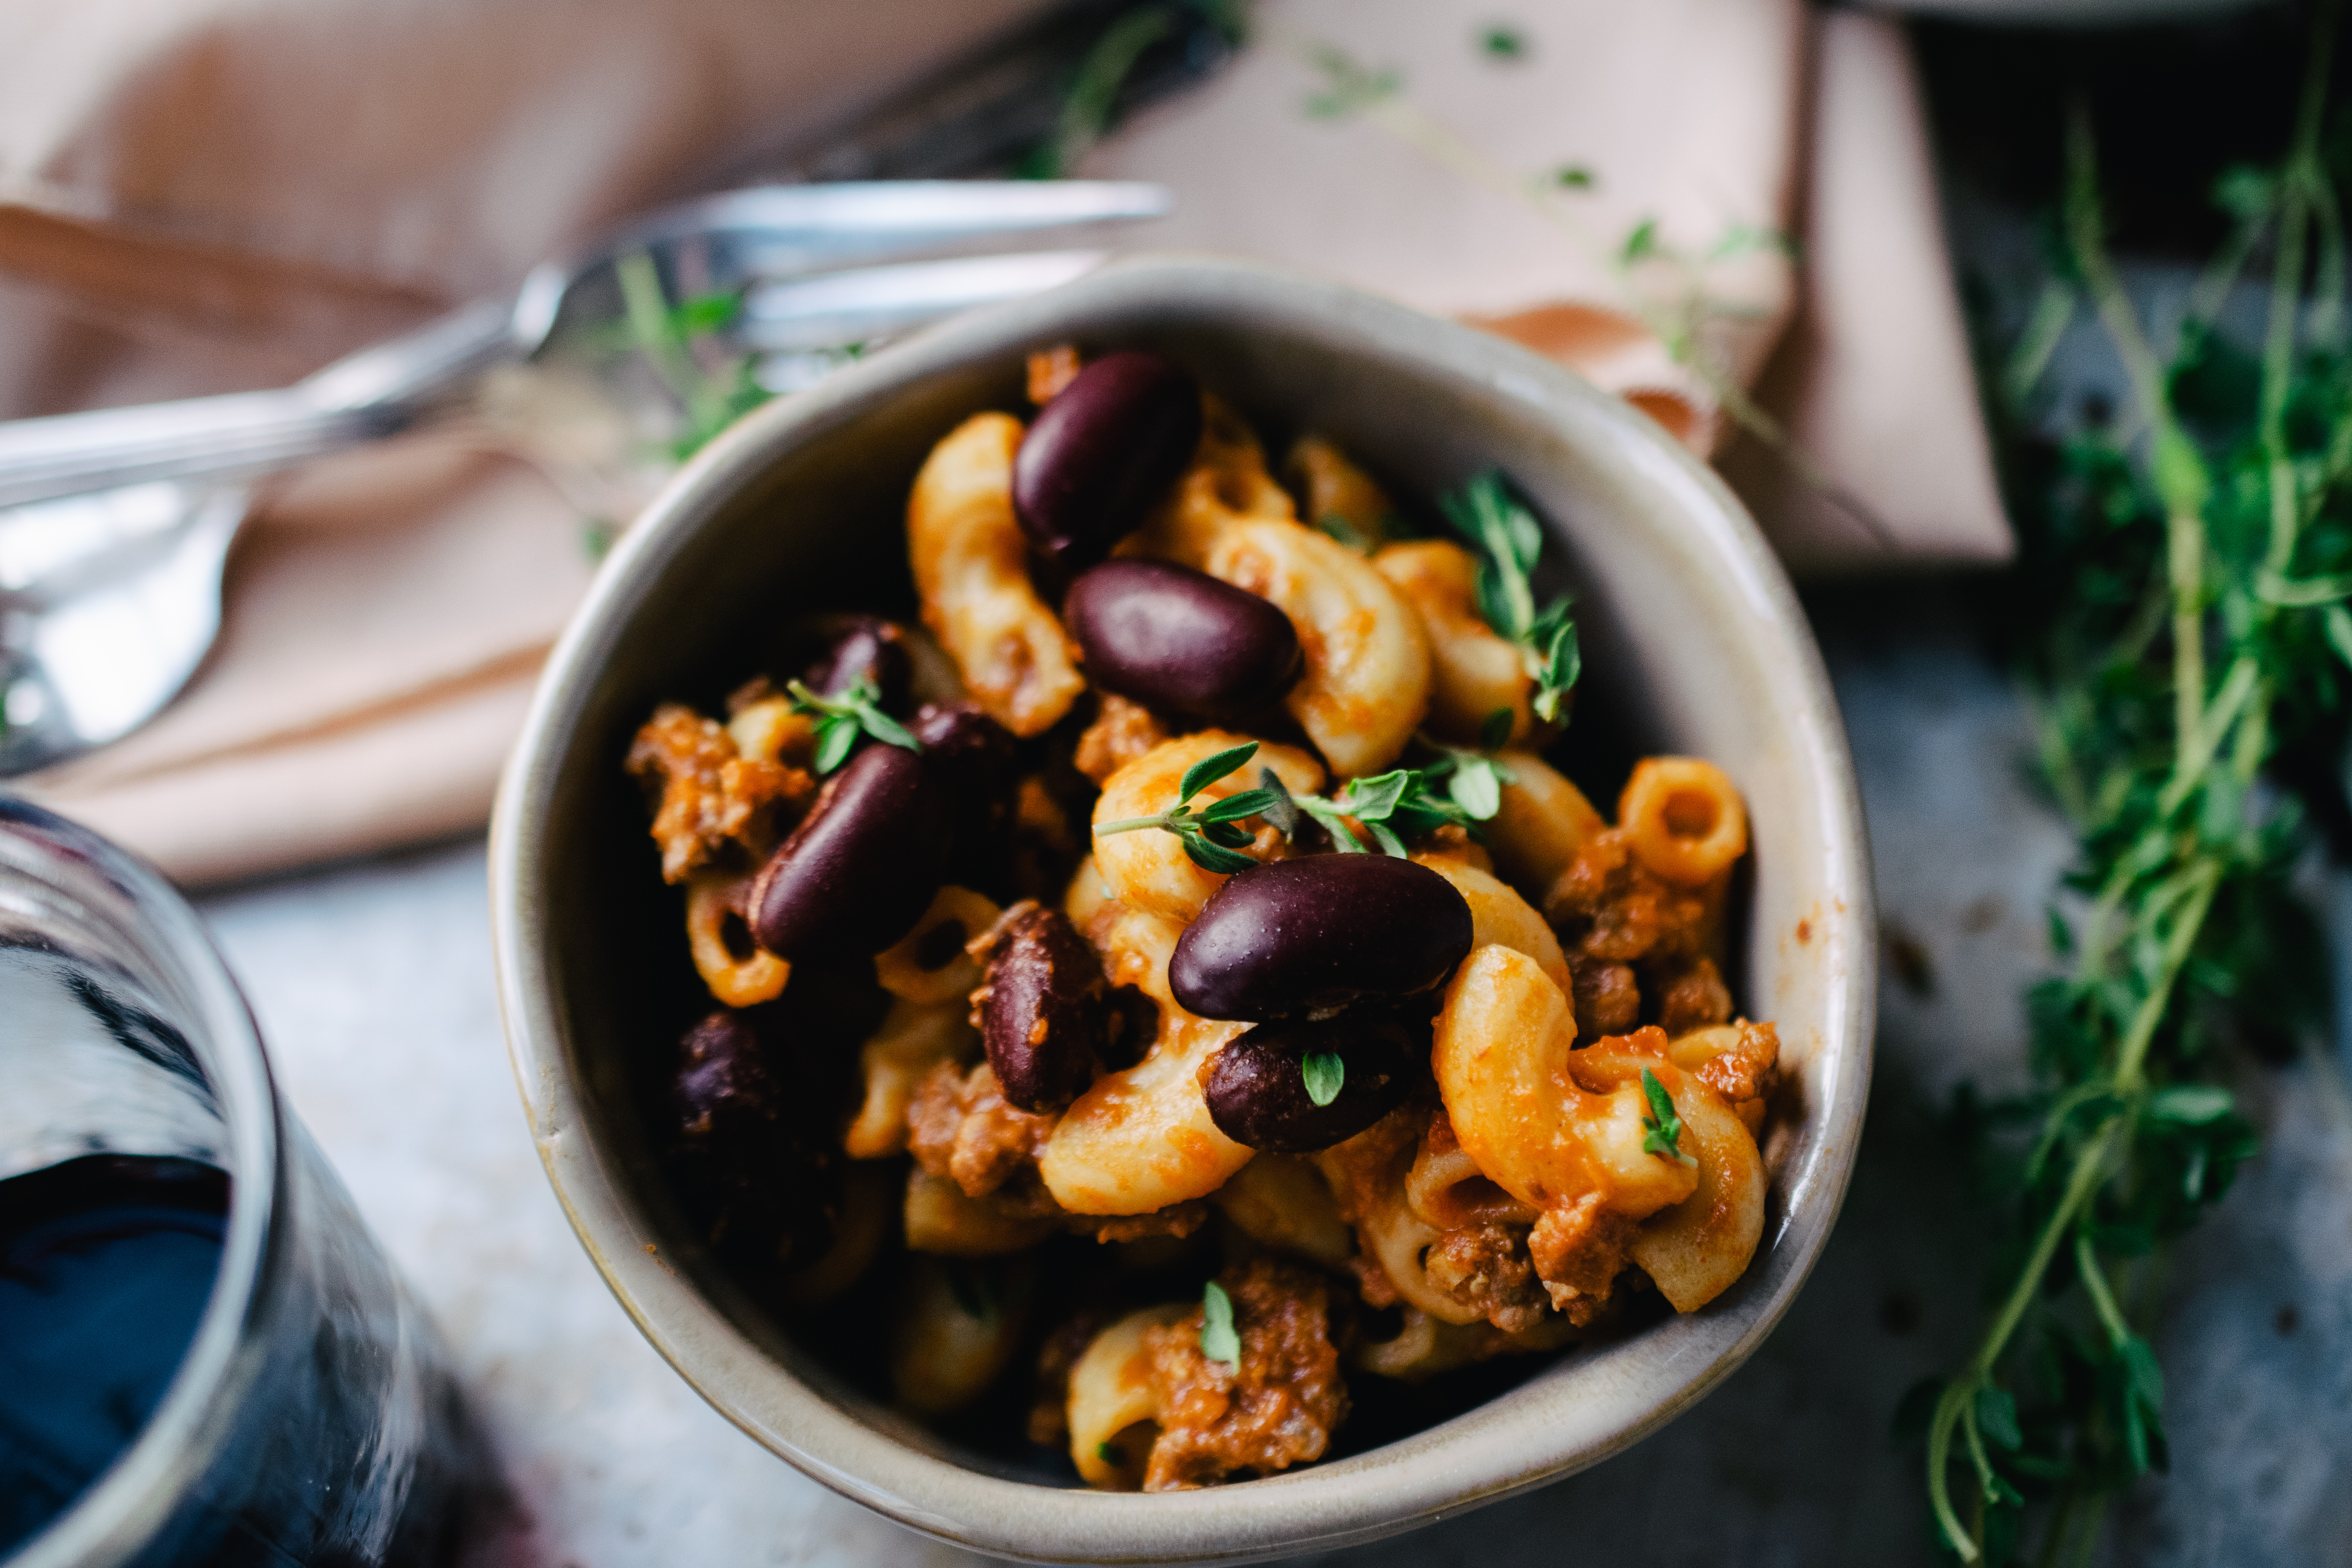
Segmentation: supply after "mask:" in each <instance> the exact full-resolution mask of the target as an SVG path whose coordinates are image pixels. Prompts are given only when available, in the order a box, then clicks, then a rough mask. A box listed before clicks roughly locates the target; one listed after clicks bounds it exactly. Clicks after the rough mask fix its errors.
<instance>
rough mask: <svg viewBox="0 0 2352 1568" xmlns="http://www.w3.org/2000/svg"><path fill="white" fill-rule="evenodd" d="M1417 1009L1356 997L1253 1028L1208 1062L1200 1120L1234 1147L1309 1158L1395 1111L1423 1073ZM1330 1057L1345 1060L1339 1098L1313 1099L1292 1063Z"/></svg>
mask: <svg viewBox="0 0 2352 1568" xmlns="http://www.w3.org/2000/svg"><path fill="white" fill-rule="evenodd" d="M1429 1040H1430V1014H1429V1010H1428V1009H1427V1008H1426V1007H1419V1008H1416V1007H1412V1006H1410V1005H1407V1006H1402V1007H1400V1006H1396V1005H1391V1004H1389V1003H1383V1002H1365V1003H1360V1004H1359V1005H1356V1006H1353V1007H1350V1008H1349V1009H1347V1010H1346V1011H1345V1012H1342V1013H1338V1014H1335V1015H1333V1016H1330V1017H1328V1018H1322V1019H1307V1018H1289V1019H1285V1020H1283V1021H1282V1022H1280V1023H1274V1024H1260V1025H1259V1026H1257V1027H1255V1028H1254V1029H1252V1030H1250V1031H1249V1032H1248V1033H1247V1034H1245V1035H1243V1036H1242V1037H1240V1038H1238V1039H1236V1040H1234V1041H1233V1042H1232V1043H1230V1044H1229V1045H1227V1046H1226V1047H1224V1048H1223V1050H1221V1051H1219V1052H1218V1053H1217V1055H1216V1058H1215V1059H1214V1060H1213V1061H1212V1062H1211V1063H1210V1064H1209V1076H1208V1079H1207V1081H1206V1082H1204V1083H1203V1084H1202V1086H1201V1087H1202V1094H1203V1095H1204V1096H1205V1097H1206V1098H1207V1100H1208V1102H1209V1119H1210V1120H1211V1121H1214V1122H1215V1123H1216V1124H1217V1131H1220V1132H1223V1134H1224V1135H1225V1136H1226V1137H1228V1138H1230V1139H1232V1140H1233V1141H1234V1142H1236V1143H1245V1144H1247V1145H1248V1146H1249V1147H1251V1148H1253V1149H1258V1150H1263V1151H1264V1152H1266V1153H1269V1154H1312V1153H1313V1152H1316V1151H1317V1150H1318V1149H1328V1148H1329V1147H1331V1145H1332V1144H1334V1143H1338V1142H1343V1141H1345V1140H1347V1139H1349V1138H1353V1137H1354V1136H1355V1135H1356V1134H1357V1133H1359V1132H1361V1131H1363V1130H1364V1129H1365V1128H1367V1127H1370V1125H1371V1124H1372V1123H1373V1122H1375V1121H1379V1120H1380V1119H1381V1117H1383V1116H1386V1115H1387V1114H1388V1113H1389V1112H1390V1111H1391V1110H1395V1109H1396V1108H1397V1106H1398V1105H1399V1104H1401V1103H1402V1101H1403V1100H1404V1097H1405V1096H1406V1095H1408V1094H1410V1093H1411V1092H1412V1086H1413V1085H1414V1084H1415V1083H1416V1082H1418V1081H1419V1080H1420V1079H1422V1078H1423V1077H1425V1076H1427V1069H1428V1061H1429ZM1313 1051H1330V1052H1334V1053H1336V1054H1337V1055H1338V1056H1339V1059H1340V1061H1341V1062H1342V1063H1344V1064H1345V1065H1346V1068H1347V1071H1346V1075H1345V1077H1344V1078H1343V1079H1342V1080H1341V1082H1340V1085H1339V1094H1338V1095H1337V1096H1336V1097H1334V1098H1333V1100H1332V1101H1331V1103H1330V1104H1328V1105H1318V1104H1316V1103H1315V1101H1314V1100H1312V1099H1310V1098H1309V1097H1308V1095H1307V1078H1306V1074H1305V1072H1304V1071H1303V1070H1302V1069H1301V1068H1300V1065H1299V1064H1300V1062H1301V1060H1302V1059H1303V1058H1305V1057H1306V1056H1307V1054H1308V1053H1309V1052H1313Z"/></svg>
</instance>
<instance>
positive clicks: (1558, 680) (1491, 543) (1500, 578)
mask: <svg viewBox="0 0 2352 1568" xmlns="http://www.w3.org/2000/svg"><path fill="white" fill-rule="evenodd" d="M1438 504H1439V507H1440V509H1441V510H1444V513H1445V521H1448V522H1450V523H1452V524H1453V525H1454V531H1455V532H1456V533H1459V534H1460V535H1462V537H1463V538H1464V539H1465V540H1466V541H1467V542H1469V544H1470V546H1471V548H1472V549H1474V550H1475V551H1476V552H1478V613H1479V614H1480V615H1482V616H1486V624H1487V625H1488V626H1492V627H1494V628H1495V632H1496V636H1498V637H1503V638H1505V639H1506V640H1507V641H1509V642H1512V643H1516V644H1517V645H1518V649H1519V658H1520V659H1521V660H1522V661H1523V662H1524V663H1525V664H1526V666H1527V670H1528V677H1529V679H1532V680H1534V681H1535V683H1536V689H1535V696H1534V698H1533V706H1534V708H1535V710H1536V713H1537V716H1538V717H1539V718H1541V719H1543V720H1545V721H1557V720H1558V719H1559V700H1560V699H1561V698H1562V697H1565V696H1566V695H1568V692H1569V690H1570V689H1571V688H1572V687H1574V686H1575V685H1576V678H1577V676H1578V675H1579V674H1580V673H1581V672H1582V670H1583V668H1584V660H1583V656H1582V654H1581V653H1580V651H1579V649H1578V647H1577V642H1576V622H1575V621H1574V619H1572V618H1571V617H1570V615H1569V608H1570V600H1569V597H1568V595H1565V594H1562V595H1559V596H1558V597H1556V598H1554V599H1552V600H1551V601H1550V602H1549V603H1548V604H1545V605H1541V606H1540V607H1538V605H1537V604H1536V595H1535V587H1534V584H1532V583H1531V582H1530V581H1529V580H1528V579H1529V574H1531V573H1533V572H1534V571H1535V568H1536V557H1537V556H1538V555H1539V554H1541V553H1542V552H1543V525H1542V524H1541V523H1539V522H1538V521H1536V518H1535V513H1533V512H1531V511H1529V510H1528V509H1527V508H1526V507H1525V506H1523V505H1521V504H1520V502H1519V500H1518V499H1517V497H1516V496H1514V495H1512V494H1511V492H1510V490H1509V489H1507V487H1506V486H1505V485H1504V483H1503V476H1502V475H1501V474H1499V473H1496V472H1495V471H1493V470H1492V469H1489V470H1488V471H1487V472H1486V473H1483V474H1480V475H1479V476H1478V477H1477V478H1476V479H1472V480H1471V481H1470V482H1469V483H1468V484H1467V485H1465V486H1464V487H1463V488H1462V490H1461V493H1460V494H1458V495H1451V496H1445V497H1443V498H1441V499H1440V500H1439V503H1438Z"/></svg>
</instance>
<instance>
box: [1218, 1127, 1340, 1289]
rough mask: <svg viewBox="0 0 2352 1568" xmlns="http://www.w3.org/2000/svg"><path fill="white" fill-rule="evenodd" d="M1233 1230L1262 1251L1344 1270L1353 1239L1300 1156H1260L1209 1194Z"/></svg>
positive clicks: (1319, 1178)
mask: <svg viewBox="0 0 2352 1568" xmlns="http://www.w3.org/2000/svg"><path fill="white" fill-rule="evenodd" d="M1210 1202H1212V1203H1213V1204H1215V1205H1217V1207H1218V1208H1219V1209H1220V1210H1222V1211H1223V1214H1224V1216H1225V1218H1226V1219H1227V1220H1229V1221H1231V1222H1232V1223H1233V1226H1234V1229H1236V1230H1238V1231H1240V1232H1241V1233H1242V1234H1243V1235H1244V1236H1246V1237H1249V1238H1250V1239H1251V1240H1252V1241H1255V1242H1256V1243H1257V1244H1258V1245H1259V1246H1261V1247H1273V1248H1274V1249H1275V1250H1276V1251H1277V1252H1289V1253H1296V1254H1297V1256H1299V1257H1301V1258H1307V1259H1308V1260H1309V1261H1311V1262H1315V1263H1319V1264H1321V1265H1322V1266H1323V1267H1324V1268H1337V1269H1342V1270H1344V1269H1345V1268H1347V1267H1348V1259H1349V1258H1352V1257H1354V1256H1355V1251H1356V1238H1355V1237H1354V1236H1353V1235H1352V1234H1351V1233H1350V1232H1349V1229H1348V1226H1347V1222H1346V1221H1344V1220H1342V1219H1341V1218H1340V1217H1339V1208H1338V1207H1337V1206H1336V1205H1334V1204H1333V1203H1332V1202H1331V1189H1330V1187H1329V1186H1328V1185H1327V1184H1325V1183H1324V1180H1323V1174H1322V1173H1321V1172H1319V1171H1318V1170H1317V1169H1316V1168H1315V1167H1314V1165H1313V1164H1312V1163H1309V1162H1308V1161H1307V1159H1306V1158H1305V1157H1304V1156H1301V1155H1297V1154H1260V1155H1259V1156H1258V1157H1257V1158H1256V1159H1255V1160H1252V1161H1251V1162H1250V1163H1248V1164H1246V1165H1244V1166H1243V1167H1242V1168H1241V1169H1240V1170H1238V1171H1236V1172H1234V1176H1233V1179H1232V1180H1231V1181H1229V1182H1227V1183H1226V1184H1224V1185H1223V1186H1222V1187H1219V1188H1218V1189H1217V1190H1216V1191H1215V1192H1214V1193H1213V1194H1210Z"/></svg>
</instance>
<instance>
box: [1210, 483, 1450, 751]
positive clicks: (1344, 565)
mask: <svg viewBox="0 0 2352 1568" xmlns="http://www.w3.org/2000/svg"><path fill="white" fill-rule="evenodd" d="M1201 565H1202V570H1203V571H1205V572H1207V573H1208V574H1209V575H1211V576H1212V577H1218V578H1222V579H1223V580H1224V581H1225V582H1228V583H1231V584H1234V586H1235V587H1237V588H1243V589H1246V590H1247V591H1249V592H1250V593H1253V594H1255V595H1257V596H1258V597H1259V598H1261V599H1265V600H1266V601H1268V602H1269V603H1271V604H1272V605H1274V606H1275V607H1276V608H1277V609H1279V610H1280V611H1282V613H1283V614H1285V615H1286V616H1289V617H1290V622H1291V625H1292V626H1296V627H1297V631H1298V646H1299V649H1300V652H1301V653H1302V655H1303V656H1304V658H1305V663H1306V671H1305V673H1304V674H1302V675H1300V676H1299V678H1298V681H1297V685H1295V686H1293V687H1292V688H1291V689H1290V695H1289V696H1288V697H1286V698H1285V699H1284V700H1283V706H1284V707H1285V708H1286V709H1287V710H1289V712H1290V716H1291V717H1292V718H1294V719H1296V720H1297V721H1298V724H1299V727H1300V728H1301V729H1303V730H1305V731H1307V739H1308V740H1311V741H1313V742H1315V745H1316V749H1317V750H1318V751H1320V752H1322V753H1323V756H1324V758H1325V760H1326V761H1328V762H1329V763H1330V764H1331V769H1332V771H1333V772H1334V773H1338V774H1339V775H1340V776H1341V777H1343V778H1346V777H1352V776H1354V775H1357V774H1360V773H1378V772H1380V771H1381V769H1382V768H1384V767H1387V766H1388V765H1389V764H1390V763H1392V762H1394V761H1396V759H1397V754H1398V753H1399V752H1402V751H1403V750H1404V748H1405V742H1408V741H1410V740H1412V732H1413V731H1414V730H1415V729H1417V728H1419V727H1420V724H1421V721H1422V716H1423V713H1425V712H1426V711H1427V710H1428V708H1429V688H1430V659H1429V634H1428V633H1427V632H1426V631H1424V630H1423V628H1422V624H1421V617H1420V616H1417V615H1415V614H1414V613H1413V611H1412V607H1411V606H1410V605H1407V604H1406V603H1405V602H1404V600H1403V599H1402V597H1401V596H1400V595H1398V593H1397V591H1396V589H1395V588H1393V587H1391V585H1390V584H1389V581H1388V579H1387V578H1385V577H1382V576H1381V574H1379V573H1378V572H1375V571H1373V570H1372V568H1371V566H1370V563H1367V562H1366V561H1365V560H1364V559H1363V557H1361V556H1360V555H1358V554H1357V553H1356V552H1354V551H1352V550H1349V548H1348V547H1347V546H1346V545H1344V544H1341V543H1340V542H1339V541H1338V540H1336V539H1331V538H1328V537H1327V536H1326V535H1324V534H1320V533H1318V532H1316V531H1314V530H1313V529H1311V528H1301V527H1300V526H1299V525H1298V524H1297V523H1295V522H1283V521H1276V520H1273V519H1252V520H1248V521H1241V522H1236V523H1234V524H1233V525H1232V526H1230V527H1228V528H1227V529H1225V530H1224V531H1223V533H1221V534H1220V535H1219V536H1218V539H1217V542H1216V543H1215V545H1214V546H1213V548H1212V549H1211V550H1210V552H1209V554H1208V557H1207V559H1206V560H1205V561H1203V562H1202V563H1201Z"/></svg>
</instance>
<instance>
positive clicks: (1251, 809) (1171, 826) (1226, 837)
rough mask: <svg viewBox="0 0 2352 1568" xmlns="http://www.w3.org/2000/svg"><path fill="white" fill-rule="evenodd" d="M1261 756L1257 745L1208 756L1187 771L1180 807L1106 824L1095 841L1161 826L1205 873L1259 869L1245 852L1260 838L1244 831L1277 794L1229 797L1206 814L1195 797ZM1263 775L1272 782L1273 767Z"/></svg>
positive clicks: (1227, 873) (1179, 795)
mask: <svg viewBox="0 0 2352 1568" xmlns="http://www.w3.org/2000/svg"><path fill="white" fill-rule="evenodd" d="M1255 755H1257V742H1255V741H1252V742H1249V743H1248V744H1247V745H1242V746H1234V747H1230V748H1228V749H1227V750H1225V751H1222V752H1217V753H1216V754H1215V755H1214V756H1209V757H1203V758H1202V759H1201V760H1200V761H1199V762H1197V763H1193V764H1192V766H1191V767H1189V768H1186V769H1185V770H1184V776H1183V778H1182V779H1181V780H1180V781H1179V782H1178V784H1177V786H1176V804H1175V805H1171V806H1170V807H1169V808H1168V809H1167V810H1166V811H1163V812H1161V813H1160V814H1159V815H1158V816H1131V817H1129V818H1127V819H1125V820H1124V821H1120V822H1106V823H1103V824H1101V825H1100V826H1097V827H1096V829H1095V836H1096V837H1102V836H1103V835H1104V834H1106V833H1136V832H1139V831H1141V830H1142V829H1144V828H1147V827H1157V828H1160V829H1162V830H1164V831H1166V832H1169V833H1172V834H1174V835H1175V836H1176V837H1178V838H1179V839H1181V841H1182V842H1183V845H1184V853H1185V854H1186V855H1187V856H1189V857H1190V858H1191V859H1192V864H1194V865H1195V866H1198V867H1200V868H1201V869H1202V870H1203V871H1215V872H1217V873H1219V874H1220V875H1223V876H1231V875H1232V874H1233V873H1234V872H1235V871H1246V870H1248V869H1249V868H1251V867H1253V866H1255V865H1256V864H1257V862H1256V861H1255V860H1253V859H1251V858H1249V857H1248V856H1246V855H1244V854H1242V853H1241V851H1242V850H1244V849H1246V848H1247V847H1249V845H1250V841H1251V840H1252V839H1253V838H1254V837H1256V836H1255V834H1253V833H1251V832H1250V831H1249V829H1247V828H1245V827H1244V826H1241V819H1242V818H1243V817H1245V816H1258V815H1260V814H1261V813H1263V812H1265V810H1266V809H1267V808H1268V807H1269V806H1273V805H1276V804H1277V803H1276V799H1275V797H1274V795H1273V794H1272V792H1270V791H1267V790H1263V789H1246V790H1244V791H1242V792H1241V793H1240V794H1239V795H1227V796H1226V797H1225V798H1224V799H1223V800H1220V801H1213V802H1212V803H1211V804H1210V805H1208V807H1207V808H1206V809H1205V810H1200V811H1195V810H1194V809H1193V808H1192V797H1193V796H1194V795H1199V794H1200V793H1201V792H1202V790H1204V789H1206V788H1208V787H1209V786H1210V785H1211V784H1215V783H1216V782H1217V781H1218V780H1219V779H1221V778H1223V777H1224V776H1225V775H1226V774H1228V773H1232V772H1234V770H1235V769H1237V768H1239V767H1241V766H1242V765H1243V764H1244V763H1247V762H1248V761H1249V760H1250V759H1251V758H1252V757H1254V756H1255ZM1261 772H1262V773H1264V775H1265V777H1268V778H1272V777H1273V776H1274V771H1273V770H1272V769H1271V768H1267V769H1263V770H1261Z"/></svg>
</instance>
